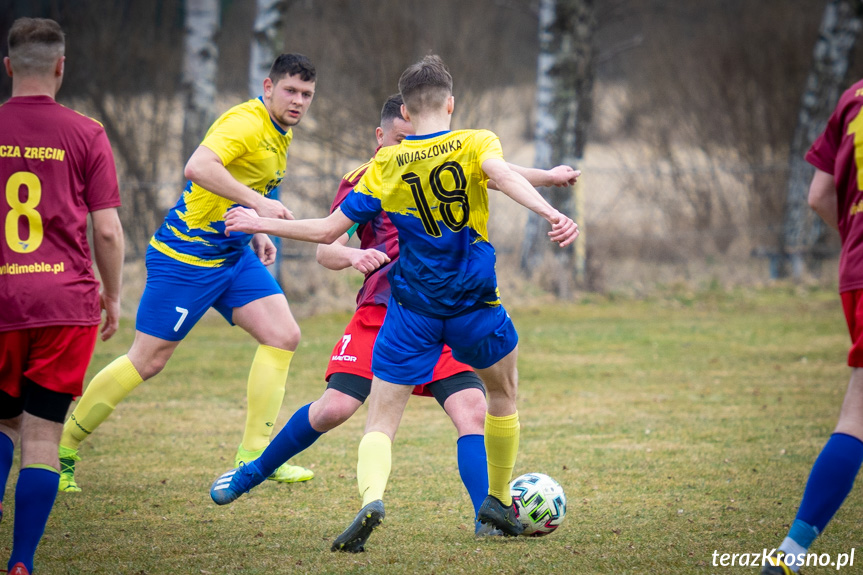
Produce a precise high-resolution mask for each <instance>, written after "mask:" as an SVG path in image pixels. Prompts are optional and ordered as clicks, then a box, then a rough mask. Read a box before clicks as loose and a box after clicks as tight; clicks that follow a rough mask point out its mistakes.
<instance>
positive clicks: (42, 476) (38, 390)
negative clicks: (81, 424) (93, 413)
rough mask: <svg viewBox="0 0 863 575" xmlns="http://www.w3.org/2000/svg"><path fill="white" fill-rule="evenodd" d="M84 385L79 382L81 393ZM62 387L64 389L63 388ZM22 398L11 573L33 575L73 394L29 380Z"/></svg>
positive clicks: (58, 476)
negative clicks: (22, 570) (15, 570)
mask: <svg viewBox="0 0 863 575" xmlns="http://www.w3.org/2000/svg"><path fill="white" fill-rule="evenodd" d="M93 334H94V335H95V330H94V331H93ZM81 379H83V374H82V376H81ZM54 383H56V382H54ZM80 385H81V383H80V380H79V383H78V388H79V389H80ZM58 387H61V388H62V385H58ZM22 397H23V399H24V412H23V415H22V417H21V472H20V473H19V474H18V482H17V484H16V488H15V519H14V525H13V536H12V553H11V555H10V558H9V564H8V569H9V570H10V571H11V570H12V568H13V566H15V565H17V564H18V563H21V564H23V566H24V567H25V568H26V569H27V571H28V572H30V573H32V572H33V558H34V556H35V553H36V548H37V546H38V545H39V542H40V541H41V539H42V535H43V533H44V532H45V525H46V524H47V522H48V517H49V515H50V514H51V509H52V507H53V505H54V499H55V498H56V496H57V486H58V484H59V480H60V475H59V467H60V462H59V460H58V457H57V446H58V443H59V440H60V433H61V431H62V429H63V418H64V417H65V415H66V412H67V410H68V409H69V404H70V403H71V402H72V394H71V393H65V392H64V391H56V390H53V389H48V388H46V387H43V386H42V385H39V384H37V383H35V382H33V381H30V380H29V379H25V384H24V393H23V395H22Z"/></svg>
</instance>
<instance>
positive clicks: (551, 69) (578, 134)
mask: <svg viewBox="0 0 863 575" xmlns="http://www.w3.org/2000/svg"><path fill="white" fill-rule="evenodd" d="M595 29H596V21H595V18H594V8H593V1H592V0H541V1H540V5H539V48H540V50H539V59H538V62H537V91H536V107H537V114H536V115H537V119H536V134H535V139H536V158H535V160H534V165H535V166H536V167H538V168H546V169H547V168H552V167H554V166H556V165H560V164H568V165H571V166H573V167H577V164H578V162H579V161H580V160H581V159H582V157H583V156H584V143H585V134H586V132H587V127H588V125H589V123H590V119H591V115H592V108H593V102H592V93H593V79H594V66H593V55H594V51H593V34H594V31H595ZM577 189H578V188H577V187H576V190H577ZM540 192H541V193H542V195H543V196H544V197H545V198H546V199H547V200H548V201H549V202H550V203H551V204H552V205H553V206H554V207H555V208H557V209H558V210H559V211H561V212H563V213H565V214H567V215H569V216H571V217H572V218H573V219H576V220H580V219H581V215H582V214H579V213H577V209H576V208H577V206H578V205H579V202H577V201H576V198H575V193H574V192H573V189H572V188H545V189H542V190H540ZM548 229H549V227H548V224H547V223H546V222H545V221H544V220H543V219H542V218H540V217H539V216H537V215H536V214H534V213H533V212H531V213H530V214H529V215H528V221H527V226H526V228H525V235H524V240H523V242H522V254H521V268H522V269H523V270H525V271H527V272H531V273H532V272H533V271H535V270H536V268H537V266H538V264H539V263H540V262H541V261H542V259H543V258H544V256H545V254H546V253H548V248H549V243H548V239H547V237H546V232H547V231H548ZM576 243H578V244H579V248H580V250H579V252H575V250H574V248H572V247H570V248H566V249H563V250H558V251H557V252H556V259H557V267H558V270H557V278H556V279H557V282H556V291H557V295H558V297H561V298H565V299H568V298H570V297H571V295H572V285H573V279H574V278H578V279H580V280H583V279H584V257H583V254H584V251H583V247H584V237H583V236H582V237H580V238H579V239H578V240H577V241H576ZM576 256H579V257H576Z"/></svg>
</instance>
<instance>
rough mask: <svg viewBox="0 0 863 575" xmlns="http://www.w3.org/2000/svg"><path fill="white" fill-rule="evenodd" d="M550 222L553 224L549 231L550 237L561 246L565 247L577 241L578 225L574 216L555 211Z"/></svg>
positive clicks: (549, 219)
mask: <svg viewBox="0 0 863 575" xmlns="http://www.w3.org/2000/svg"><path fill="white" fill-rule="evenodd" d="M548 223H550V224H551V231H550V232H548V237H549V238H550V239H551V241H553V242H557V243H558V244H559V245H560V247H562V248H564V247H566V246H568V245H569V244H571V243H572V242H574V241H575V238H577V237H578V225H576V223H575V222H574V221H572V218H569V217H567V216H565V215H563V214H562V213H560V212H555V213H554V214H553V215H552V216H551V217H550V218H548Z"/></svg>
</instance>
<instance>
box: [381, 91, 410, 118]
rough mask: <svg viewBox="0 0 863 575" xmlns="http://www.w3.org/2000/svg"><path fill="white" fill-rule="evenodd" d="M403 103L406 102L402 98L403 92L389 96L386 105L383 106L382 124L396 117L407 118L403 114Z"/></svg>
mask: <svg viewBox="0 0 863 575" xmlns="http://www.w3.org/2000/svg"><path fill="white" fill-rule="evenodd" d="M402 104H404V100H402V95H401V94H393V95H392V96H390V97H389V98H387V101H386V102H384V107H383V108H381V126H383V125H384V124H386V123H387V122H392V121H393V120H395V119H399V120H404V119H405V118H404V116H402Z"/></svg>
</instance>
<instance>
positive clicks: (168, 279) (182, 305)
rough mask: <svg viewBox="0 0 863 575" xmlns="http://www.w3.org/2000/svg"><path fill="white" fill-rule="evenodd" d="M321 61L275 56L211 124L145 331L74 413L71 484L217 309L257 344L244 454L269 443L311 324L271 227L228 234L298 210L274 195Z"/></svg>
mask: <svg viewBox="0 0 863 575" xmlns="http://www.w3.org/2000/svg"><path fill="white" fill-rule="evenodd" d="M315 76H316V72H315V68H314V66H313V65H312V63H311V62H310V61H309V60H308V58H306V57H305V56H303V55H301V54H282V55H281V56H279V57H278V58H276V60H275V62H274V63H273V65H272V68H271V69H270V73H269V76H268V77H267V78H266V79H264V84H263V88H264V93H263V96H261V97H259V98H255V99H253V100H249V101H248V102H245V103H242V104H239V105H237V106H234V107H233V108H231V109H230V110H228V111H227V112H225V113H224V114H223V115H222V116H221V117H219V118H218V119H217V120H216V121H215V122H214V123H213V125H212V126H211V127H210V129H209V130H208V132H207V134H206V136H205V137H204V140H203V142H201V145H200V146H199V147H198V148H197V150H195V152H194V153H193V154H192V157H191V158H190V159H189V161H188V163H187V164H186V168H185V176H186V177H187V178H188V180H189V181H188V183H187V185H186V188H185V190H184V191H183V193H182V195H181V196H180V199H179V200H178V201H177V203H176V205H175V206H174V207H173V208H172V209H171V210H170V211H169V213H168V215H167V217H166V218H165V221H164V223H163V224H162V226H161V227H160V228H159V230H158V231H157V232H156V233H155V235H154V236H153V238H152V239H151V240H150V246H149V248H148V250H147V284H146V287H145V288H144V294H143V295H142V297H141V302H140V304H139V307H138V314H137V319H136V324H135V328H136V332H135V340H134V342H133V343H132V347H131V348H130V349H129V351H128V353H127V354H126V355H123V356H121V357H119V358H117V359H116V360H114V361H113V362H112V363H111V364H109V365H108V366H107V367H105V368H104V369H103V370H102V371H100V372H99V373H98V374H96V376H95V377H94V378H93V380H92V381H91V382H90V384H89V386H88V387H87V389H86V391H85V392H84V395H83V396H82V397H81V399H80V400H79V401H78V405H77V407H76V408H75V410H74V411H73V412H72V415H71V416H70V417H69V419H68V420H67V421H66V424H65V425H64V428H63V435H62V438H61V440H60V453H59V454H60V462H61V466H62V470H61V478H60V485H59V490H60V491H67V492H74V491H80V490H81V489H80V488H79V487H78V485H77V483H76V481H75V477H74V471H75V462H76V461H80V457H79V456H78V447H79V445H80V444H81V442H82V441H83V440H84V439H86V438H87V436H89V435H90V434H91V433H92V432H93V431H94V430H95V429H96V427H98V426H99V425H100V424H101V423H102V422H103V421H105V419H106V418H107V417H108V416H109V415H110V414H111V413H112V412H113V410H114V408H115V407H116V406H117V404H118V403H119V402H120V401H121V400H122V399H123V398H124V397H126V396H127V395H128V394H129V393H130V392H131V391H132V390H133V389H135V387H137V386H138V385H139V384H140V383H141V382H143V381H145V380H147V379H150V378H151V377H153V376H154V375H156V374H157V373H159V372H160V371H162V369H163V368H164V367H165V364H166V363H167V362H168V359H170V357H171V355H172V354H173V353H174V350H175V349H176V348H177V346H178V345H179V343H180V341H182V340H183V338H184V337H185V336H186V334H188V332H189V330H191V329H192V327H193V326H194V325H195V323H197V321H198V320H199V319H200V318H201V316H203V315H204V312H206V311H207V310H208V309H209V308H210V307H213V308H215V309H216V310H217V311H218V312H219V313H221V314H222V315H223V316H224V317H225V319H226V320H227V321H228V323H230V324H231V325H238V326H240V327H241V328H243V329H244V330H245V331H246V332H248V333H249V334H250V335H251V336H252V337H253V338H255V340H256V341H257V342H258V344H259V345H258V348H257V352H256V353H255V357H254V360H253V361H252V367H251V370H250V372H249V379H248V411H247V417H246V426H245V431H244V433H243V438H242V441H241V443H240V446H239V448H238V450H237V454H236V457H235V461H236V463H237V465H239V464H240V463H241V462H245V461H250V460H253V459H255V458H256V457H257V456H258V455H260V453H261V452H263V450H264V448H265V447H266V446H267V444H268V443H269V438H270V435H271V433H272V431H273V425H274V423H275V421H276V417H277V416H278V414H279V409H280V408H281V405H282V400H283V398H284V394H285V384H286V381H287V377H288V368H289V366H290V363H291V358H292V357H293V355H294V351H295V350H296V349H297V345H298V343H299V340H300V328H299V326H298V325H297V322H296V320H295V319H294V317H293V315H292V314H291V310H290V308H289V306H288V301H287V299H286V298H285V295H284V293H283V292H282V290H281V288H280V287H279V285H278V284H277V283H276V281H275V280H274V279H273V277H272V276H271V275H270V273H269V272H268V271H267V269H266V268H265V266H266V265H268V264H271V263H272V262H273V261H274V260H275V255H276V249H275V246H274V245H273V243H272V241H271V240H270V239H269V238H268V237H267V236H266V235H264V234H255V235H246V234H233V235H232V236H231V237H230V238H229V237H226V236H225V234H224V229H225V227H224V226H225V224H224V222H223V221H222V215H223V214H224V213H225V210H226V209H228V208H230V207H232V206H245V207H247V208H250V209H253V210H255V212H256V213H257V214H259V215H261V216H266V217H271V218H281V219H291V218H292V217H293V216H292V215H291V212H290V211H289V210H288V209H287V208H286V207H285V206H284V205H283V204H282V203H281V202H279V201H278V200H277V199H274V198H273V197H271V196H272V193H273V191H274V190H275V189H276V187H277V186H278V185H279V183H280V182H281V181H282V178H283V177H284V175H285V170H286V162H287V150H288V146H289V145H290V143H291V138H292V136H293V134H292V132H291V127H292V126H295V125H296V124H298V123H299V122H300V120H301V119H302V117H303V115H305V113H306V111H308V109H309V106H310V105H311V103H312V98H313V97H314V94H315ZM312 477H313V473H312V472H311V471H310V470H308V469H304V468H302V467H295V466H291V465H288V464H287V463H286V464H285V465H283V466H281V467H280V468H278V469H277V470H276V471H275V472H274V473H273V475H271V476H270V479H273V480H276V481H281V482H295V481H306V480H308V479H311V478H312Z"/></svg>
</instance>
